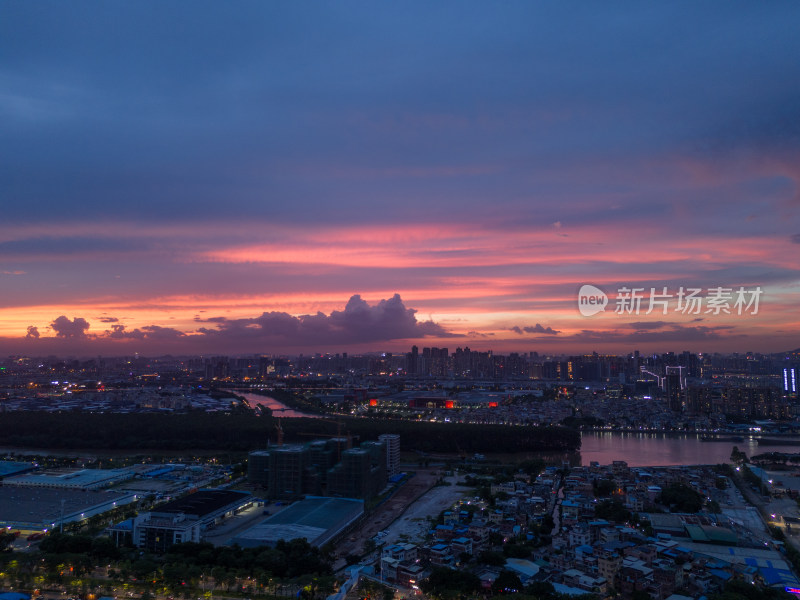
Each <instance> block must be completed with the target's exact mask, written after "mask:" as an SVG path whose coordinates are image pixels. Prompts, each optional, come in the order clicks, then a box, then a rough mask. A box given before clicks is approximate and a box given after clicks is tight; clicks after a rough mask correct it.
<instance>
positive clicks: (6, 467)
mask: <svg viewBox="0 0 800 600" xmlns="http://www.w3.org/2000/svg"><path fill="white" fill-rule="evenodd" d="M33 468H34V465H33V463H26V462H14V461H10V460H0V478H2V477H9V476H10V475H17V474H18V473H24V472H25V471H30V470H31V469H33Z"/></svg>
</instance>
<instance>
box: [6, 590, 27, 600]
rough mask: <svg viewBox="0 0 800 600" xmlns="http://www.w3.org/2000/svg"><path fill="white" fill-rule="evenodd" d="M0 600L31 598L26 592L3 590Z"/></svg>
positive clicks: (24, 599) (25, 599)
mask: <svg viewBox="0 0 800 600" xmlns="http://www.w3.org/2000/svg"><path fill="white" fill-rule="evenodd" d="M0 600H31V597H30V596H29V595H28V594H20V593H19V592H4V593H2V594H0Z"/></svg>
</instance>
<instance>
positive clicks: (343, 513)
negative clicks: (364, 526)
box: [230, 496, 364, 547]
mask: <svg viewBox="0 0 800 600" xmlns="http://www.w3.org/2000/svg"><path fill="white" fill-rule="evenodd" d="M363 512H364V502H363V501H362V500H355V499H352V498H324V497H319V496H309V497H308V498H306V499H305V500H300V501H299V502H295V503H294V504H292V505H291V506H289V507H287V508H285V509H284V510H282V511H281V512H279V513H278V514H276V515H273V516H271V517H269V518H267V519H265V520H264V521H262V522H261V523H259V524H258V525H255V526H254V527H251V528H250V529H248V530H246V531H244V532H242V533H241V534H239V535H238V536H237V537H235V538H233V539H232V540H231V542H230V543H236V544H239V545H240V546H242V547H252V546H261V545H274V544H275V542H277V541H278V540H281V539H283V540H292V539H295V538H305V539H306V540H307V541H308V542H309V543H310V544H312V545H315V546H321V545H323V544H324V543H325V542H327V541H328V540H329V539H331V538H333V537H335V536H336V535H337V534H338V533H339V532H340V531H342V530H343V529H344V528H345V527H347V525H349V524H350V523H352V522H353V521H354V520H356V519H357V518H358V517H360V516H361V515H362V514H363Z"/></svg>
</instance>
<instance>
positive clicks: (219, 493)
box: [152, 490, 252, 518]
mask: <svg viewBox="0 0 800 600" xmlns="http://www.w3.org/2000/svg"><path fill="white" fill-rule="evenodd" d="M250 498H252V495H251V494H248V493H247V492H236V491H233V490H200V491H199V492H195V493H193V494H189V495H188V496H184V497H183V498H178V499H177V500H172V501H171V502H167V503H166V504H162V505H161V506H157V507H155V508H153V510H152V512H154V513H184V514H187V515H195V516H197V517H201V518H202V517H204V516H205V515H209V514H211V513H213V512H215V511H218V510H220V509H221V508H225V507H226V506H228V505H231V504H236V503H244V502H245V501H247V500H248V499H250Z"/></svg>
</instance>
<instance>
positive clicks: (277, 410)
mask: <svg viewBox="0 0 800 600" xmlns="http://www.w3.org/2000/svg"><path fill="white" fill-rule="evenodd" d="M231 393H232V394H236V395H237V396H241V397H242V398H244V399H245V400H247V403H248V404H249V405H250V408H253V407H255V406H256V405H258V406H266V407H267V408H268V409H270V410H271V411H272V415H273V416H275V417H289V418H292V417H309V418H311V419H318V418H319V415H312V414H309V413H304V412H300V411H299V410H294V409H293V408H289V407H288V406H286V405H285V404H282V403H281V402H278V401H277V400H275V398H270V397H269V396H262V395H261V394H249V393H247V392H240V391H238V390H233V391H231Z"/></svg>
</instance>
